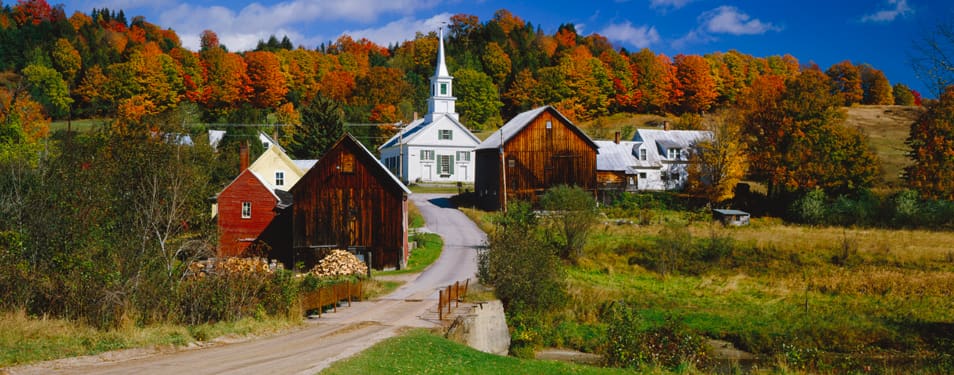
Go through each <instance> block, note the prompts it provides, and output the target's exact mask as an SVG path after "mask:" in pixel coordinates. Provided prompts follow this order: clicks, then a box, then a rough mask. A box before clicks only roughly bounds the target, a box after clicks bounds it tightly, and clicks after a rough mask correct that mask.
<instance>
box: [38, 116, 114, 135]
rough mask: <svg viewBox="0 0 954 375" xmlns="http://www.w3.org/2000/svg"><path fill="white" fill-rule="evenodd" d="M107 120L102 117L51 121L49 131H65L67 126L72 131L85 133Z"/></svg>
mask: <svg viewBox="0 0 954 375" xmlns="http://www.w3.org/2000/svg"><path fill="white" fill-rule="evenodd" d="M108 121H109V120H104V119H80V120H73V121H53V122H51V123H50V133H56V132H57V131H66V129H67V128H72V129H73V131H75V132H79V133H85V132H89V131H92V130H93V129H95V128H96V127H97V126H100V125H104V124H106V123H107V122H108Z"/></svg>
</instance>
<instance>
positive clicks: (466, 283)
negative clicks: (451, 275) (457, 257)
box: [464, 277, 470, 296]
mask: <svg viewBox="0 0 954 375" xmlns="http://www.w3.org/2000/svg"><path fill="white" fill-rule="evenodd" d="M469 286H470V278H469V277H468V278H467V280H464V295H465V296H466V295H467V289H468V287H469Z"/></svg>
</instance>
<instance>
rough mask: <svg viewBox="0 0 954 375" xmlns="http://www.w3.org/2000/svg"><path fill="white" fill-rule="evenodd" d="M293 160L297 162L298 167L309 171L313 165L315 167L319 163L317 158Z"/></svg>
mask: <svg viewBox="0 0 954 375" xmlns="http://www.w3.org/2000/svg"><path fill="white" fill-rule="evenodd" d="M292 162H293V163H295V165H296V166H298V168H301V170H302V171H305V172H308V170H309V169H311V167H314V166H315V164H317V163H318V160H317V159H300V160H292Z"/></svg>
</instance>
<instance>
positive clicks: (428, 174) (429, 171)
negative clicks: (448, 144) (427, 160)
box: [421, 164, 433, 181]
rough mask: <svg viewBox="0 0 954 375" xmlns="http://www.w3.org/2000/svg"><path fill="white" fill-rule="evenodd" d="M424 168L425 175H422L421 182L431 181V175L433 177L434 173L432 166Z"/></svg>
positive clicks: (428, 165) (426, 165)
mask: <svg viewBox="0 0 954 375" xmlns="http://www.w3.org/2000/svg"><path fill="white" fill-rule="evenodd" d="M423 167H424V170H423V173H422V174H421V180H424V181H430V180H431V175H432V172H433V171H432V168H433V166H432V165H430V164H425V165H423Z"/></svg>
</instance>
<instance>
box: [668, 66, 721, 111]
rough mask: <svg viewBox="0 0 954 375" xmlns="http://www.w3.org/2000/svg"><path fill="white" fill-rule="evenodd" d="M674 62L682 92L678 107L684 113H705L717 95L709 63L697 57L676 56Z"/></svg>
mask: <svg viewBox="0 0 954 375" xmlns="http://www.w3.org/2000/svg"><path fill="white" fill-rule="evenodd" d="M674 61H675V64H674V65H675V69H676V80H677V82H678V84H679V89H680V91H682V100H681V101H680V103H679V107H680V108H681V109H682V110H683V111H685V112H691V113H700V112H705V111H706V110H708V109H709V107H711V106H712V104H713V103H715V99H716V96H717V95H718V93H717V92H716V87H715V86H716V85H715V80H714V79H713V78H712V74H711V73H710V68H709V63H708V62H706V60H705V59H704V58H702V56H699V55H677V56H676V58H675V60H674Z"/></svg>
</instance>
